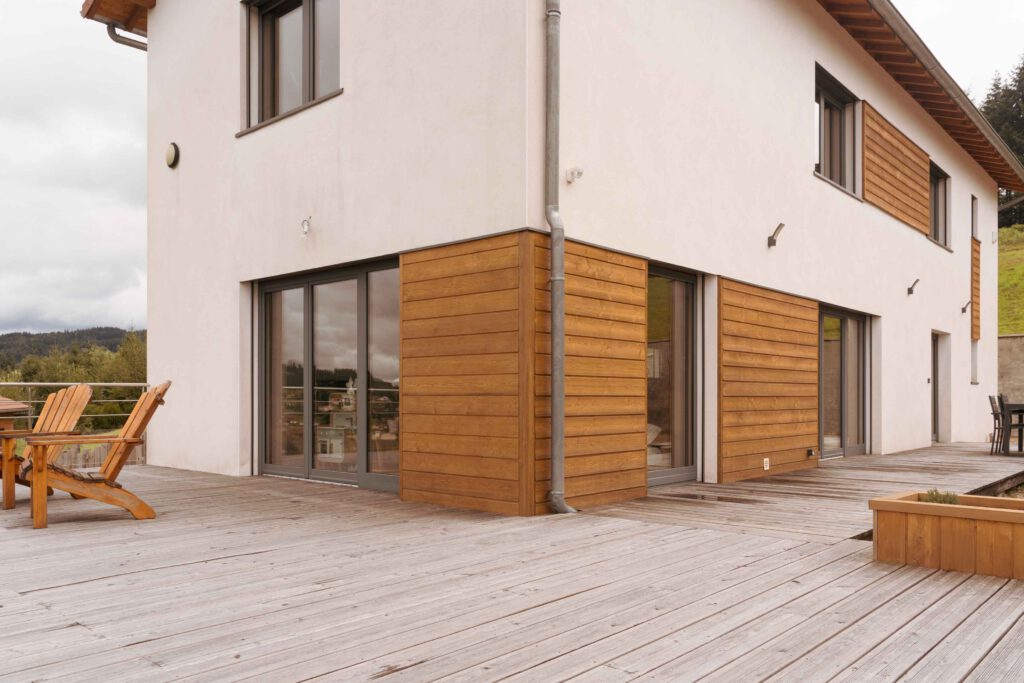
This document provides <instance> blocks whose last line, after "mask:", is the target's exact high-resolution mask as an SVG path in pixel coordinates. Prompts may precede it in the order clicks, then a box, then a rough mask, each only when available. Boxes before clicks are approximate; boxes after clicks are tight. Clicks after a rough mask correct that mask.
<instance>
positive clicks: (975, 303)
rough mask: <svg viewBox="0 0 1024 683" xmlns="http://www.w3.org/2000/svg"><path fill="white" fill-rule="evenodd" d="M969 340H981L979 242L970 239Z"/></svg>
mask: <svg viewBox="0 0 1024 683" xmlns="http://www.w3.org/2000/svg"><path fill="white" fill-rule="evenodd" d="M971 339H973V340H974V341H977V340H979V339H981V240H978V239H974V238H972V239H971Z"/></svg>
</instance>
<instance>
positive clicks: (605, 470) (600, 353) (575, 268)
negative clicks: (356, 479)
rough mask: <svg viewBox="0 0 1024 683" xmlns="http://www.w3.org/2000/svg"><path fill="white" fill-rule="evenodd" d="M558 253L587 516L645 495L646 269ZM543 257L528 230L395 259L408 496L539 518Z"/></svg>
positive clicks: (571, 472) (577, 468) (546, 418)
mask: <svg viewBox="0 0 1024 683" xmlns="http://www.w3.org/2000/svg"><path fill="white" fill-rule="evenodd" d="M566 250H567V256H566V271H567V279H566V294H567V296H566V309H567V310H566V313H567V316H566V327H567V335H566V351H567V357H566V395H567V396H566V425H565V431H566V441H565V448H566V456H567V458H566V492H567V494H568V497H569V502H570V503H571V504H573V505H576V506H578V507H590V506H593V505H598V504H602V503H608V502H614V501H619V500H626V499H629V498H636V497H638V496H643V495H646V492H647V443H646V433H647V360H646V359H647V345H646V341H647V318H646V310H647V308H646V307H647V265H646V262H645V261H643V260H641V259H636V258H633V257H628V256H622V255H619V254H615V253H612V252H606V251H604V250H601V249H596V248H594V247H589V246H585V245H581V244H576V243H572V242H570V243H568V244H567V245H566ZM549 260H550V252H549V249H548V237H547V235H543V234H538V233H533V232H527V231H523V232H519V233H515V234H508V235H501V236H497V237H492V238H486V239H482V240H475V241H471V242H463V243H459V244H453V245H449V246H445V247H439V248H435V249H426V250H422V251H417V252H413V253H409V254H405V255H403V256H402V257H401V280H402V293H401V302H402V313H401V320H402V331H401V336H402V363H401V372H402V379H401V386H402V404H401V406H402V415H401V421H400V428H401V432H402V433H401V443H402V465H401V482H400V490H401V495H402V498H403V499H405V500H415V501H421V502H428V503H436V504H440V505H449V506H455V507H466V508H473V509H479V510H486V511H490V512H498V513H502V514H520V515H532V514H542V513H545V512H547V511H548V503H547V499H548V495H549V480H550V476H551V461H550V452H551V400H550V394H551V314H550V308H551V306H550V294H549V288H548V278H549V271H548V267H549ZM766 369H769V370H770V369H781V370H785V369H787V368H786V367H777V368H766Z"/></svg>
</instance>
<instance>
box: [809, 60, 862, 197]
mask: <svg viewBox="0 0 1024 683" xmlns="http://www.w3.org/2000/svg"><path fill="white" fill-rule="evenodd" d="M814 66H815V79H814V102H815V104H816V106H817V112H818V115H817V119H818V120H817V124H818V131H817V135H818V158H817V160H816V161H815V164H814V173H815V175H817V176H818V177H819V178H821V179H823V180H825V181H827V182H829V183H830V184H832V185H835V186H836V187H838V188H840V189H842V190H844V191H846V192H848V193H850V194H852V195H854V196H855V197H858V198H859V197H860V183H859V182H858V177H859V176H858V174H859V169H860V160H859V158H858V157H859V153H858V151H859V135H858V134H857V131H858V125H857V124H858V119H859V116H860V112H859V109H860V107H859V103H860V99H859V98H858V97H857V96H856V95H854V94H853V93H852V92H850V90H849V89H848V88H846V86H844V85H843V84H842V83H840V82H839V81H838V80H836V78H835V77H834V76H832V74H830V73H829V72H828V71H826V70H825V69H823V68H822V67H821V65H820V64H815V65H814ZM830 108H832V109H833V110H835V111H838V112H839V117H838V118H839V126H838V132H835V127H834V126H833V127H832V131H833V134H832V135H831V136H829V138H828V139H827V140H826V136H825V127H826V125H827V124H826V118H827V114H828V113H829V111H830ZM836 138H838V141H839V145H838V151H839V163H838V169H839V173H838V175H839V177H838V178H835V177H833V176H832V174H831V173H832V172H831V169H826V168H823V166H824V165H825V161H826V158H828V157H830V156H831V154H829V153H828V150H829V149H830V147H832V146H833V145H832V144H830V143H832V142H834V141H835V140H836ZM829 165H834V164H829Z"/></svg>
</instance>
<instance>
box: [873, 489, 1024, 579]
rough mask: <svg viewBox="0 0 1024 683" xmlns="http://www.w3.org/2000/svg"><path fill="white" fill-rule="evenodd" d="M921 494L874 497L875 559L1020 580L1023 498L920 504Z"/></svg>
mask: <svg viewBox="0 0 1024 683" xmlns="http://www.w3.org/2000/svg"><path fill="white" fill-rule="evenodd" d="M923 495H924V494H921V493H898V494H895V495H892V496H886V497H884V498H875V499H873V500H871V501H870V502H869V503H868V505H869V507H870V508H871V509H872V510H874V511H875V533H874V545H875V560H877V561H879V562H895V563H898V564H910V565H916V566H919V567H934V568H936V569H948V570H951V571H958V572H970V573H972V574H986V575H988V576H1001V577H1005V578H1014V579H1024V500H1022V499H1015V498H995V497H992V496H959V501H960V504H959V505H945V504H941V503H922V502H921V501H920V498H921V497H922V496H923Z"/></svg>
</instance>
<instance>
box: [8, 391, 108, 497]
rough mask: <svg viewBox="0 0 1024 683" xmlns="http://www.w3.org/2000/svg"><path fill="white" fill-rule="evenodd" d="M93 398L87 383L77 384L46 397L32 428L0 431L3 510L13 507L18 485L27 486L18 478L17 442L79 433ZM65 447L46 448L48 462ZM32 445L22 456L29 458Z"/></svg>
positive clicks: (57, 455)
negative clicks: (76, 429)
mask: <svg viewBox="0 0 1024 683" xmlns="http://www.w3.org/2000/svg"><path fill="white" fill-rule="evenodd" d="M91 398H92V389H91V388H90V387H89V385H87V384H75V385H74V386H70V387H67V388H64V389H61V390H60V391H58V392H55V393H53V394H50V395H49V396H47V397H46V402H45V403H44V404H43V408H42V410H40V411H39V417H37V418H36V421H35V424H34V425H32V429H20V430H13V431H4V432H0V449H2V453H3V456H2V457H3V460H2V466H0V476H2V477H3V507H4V509H5V510H10V509H11V508H13V507H14V485H15V483H19V484H22V485H24V486H27V485H28V482H27V481H25V480H19V478H18V458H17V457H16V456H15V454H14V450H15V446H16V444H17V440H18V439H22V438H27V437H30V436H47V435H50V436H71V435H74V434H77V432H73V431H72V430H73V429H74V428H75V425H77V424H78V418H80V417H81V416H82V411H84V410H85V406H86V405H88V403H89V399H91ZM63 450H64V446H57V445H53V446H51V447H49V448H48V449H47V452H46V459H47V461H49V462H56V460H57V458H59V457H60V454H61V453H62V452H63ZM28 456H29V446H27V445H26V446H25V448H24V449H23V450H22V452H21V457H22V458H23V459H24V458H28Z"/></svg>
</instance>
